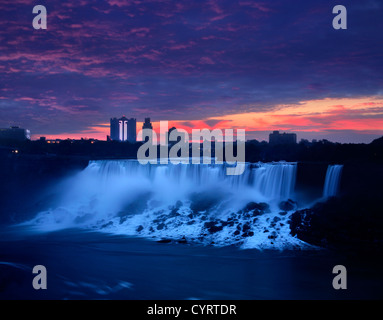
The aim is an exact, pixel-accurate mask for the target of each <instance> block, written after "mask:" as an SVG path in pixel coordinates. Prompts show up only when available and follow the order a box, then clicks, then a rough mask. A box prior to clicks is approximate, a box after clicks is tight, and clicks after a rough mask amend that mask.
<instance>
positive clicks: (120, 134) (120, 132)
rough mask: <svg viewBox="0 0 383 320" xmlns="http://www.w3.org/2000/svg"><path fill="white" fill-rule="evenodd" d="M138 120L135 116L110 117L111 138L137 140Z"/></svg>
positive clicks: (115, 139)
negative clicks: (129, 117)
mask: <svg viewBox="0 0 383 320" xmlns="http://www.w3.org/2000/svg"><path fill="white" fill-rule="evenodd" d="M136 128H137V121H136V119H134V118H131V119H128V118H126V117H125V116H123V117H122V118H120V119H117V118H112V119H110V139H111V140H114V141H129V142H132V143H134V142H136V141H137V134H136Z"/></svg>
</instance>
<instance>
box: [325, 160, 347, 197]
mask: <svg viewBox="0 0 383 320" xmlns="http://www.w3.org/2000/svg"><path fill="white" fill-rule="evenodd" d="M342 170H343V165H340V164H336V165H329V166H328V167H327V172H326V178H325V183H324V188H323V197H324V198H329V197H335V196H336V195H337V194H338V192H339V186H340V178H341V175H342Z"/></svg>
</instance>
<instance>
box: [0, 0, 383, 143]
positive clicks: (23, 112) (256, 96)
mask: <svg viewBox="0 0 383 320" xmlns="http://www.w3.org/2000/svg"><path fill="white" fill-rule="evenodd" d="M36 4H40V5H44V6H45V7H46V9H47V29H46V30H44V29H40V30H35V29H34V28H33V26H32V20H33V18H34V17H35V16H36V15H35V14H33V13H32V9H33V7H34V6H35V5H36ZM338 4H341V3H338V1H334V0H321V1H318V0H273V1H251V0H203V1H199V0H197V1H196V0H193V1H190V0H187V1H186V0H174V1H173V0H104V1H102V0H76V1H63V0H49V1H40V0H39V1H27V0H2V1H1V2H0V74H1V77H0V127H9V126H11V125H18V126H20V127H23V128H27V129H29V130H30V131H31V134H32V138H33V139H37V138H39V137H40V136H45V137H47V138H63V139H65V138H81V137H84V138H96V139H101V140H105V139H106V135H107V134H109V120H110V118H111V117H121V116H122V115H125V116H126V117H128V118H131V117H133V118H136V119H137V121H138V129H140V126H141V125H142V121H143V120H144V118H145V117H150V118H151V119H152V121H153V122H154V124H155V127H158V123H159V121H165V120H166V121H169V125H170V126H175V127H177V128H183V129H185V130H187V131H189V132H190V131H191V130H192V129H193V128H197V129H204V128H206V129H215V128H219V129H228V128H230V129H245V130H246V138H247V139H257V140H267V138H268V134H269V133H270V132H271V131H274V130H280V131H282V132H295V133H297V136H298V140H300V139H309V140H311V139H328V140H330V141H334V142H344V143H350V142H351V143H369V142H371V141H372V140H373V139H375V138H378V137H380V136H382V135H383V32H382V30H383V19H382V17H383V2H382V1H380V0H365V1H360V0H359V1H357V0H347V1H345V2H344V3H343V4H344V6H345V7H346V8H347V29H346V30H335V29H334V28H333V26H332V20H333V18H334V17H335V14H333V13H332V10H333V7H334V6H335V5H338Z"/></svg>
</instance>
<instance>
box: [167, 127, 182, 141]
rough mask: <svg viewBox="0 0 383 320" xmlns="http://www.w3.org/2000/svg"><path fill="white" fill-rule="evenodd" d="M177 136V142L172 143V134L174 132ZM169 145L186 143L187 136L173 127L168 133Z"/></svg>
mask: <svg viewBox="0 0 383 320" xmlns="http://www.w3.org/2000/svg"><path fill="white" fill-rule="evenodd" d="M173 131H174V133H175V134H176V136H177V141H170V133H171V132H173ZM167 138H168V144H169V145H173V144H175V143H177V142H180V141H183V142H185V141H186V136H185V133H184V132H180V131H179V130H177V129H176V127H171V128H170V129H169V131H168V137H167Z"/></svg>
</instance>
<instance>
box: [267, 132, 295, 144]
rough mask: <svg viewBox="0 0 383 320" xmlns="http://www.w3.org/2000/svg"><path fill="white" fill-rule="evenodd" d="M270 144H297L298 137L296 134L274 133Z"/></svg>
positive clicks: (271, 134)
mask: <svg viewBox="0 0 383 320" xmlns="http://www.w3.org/2000/svg"><path fill="white" fill-rule="evenodd" d="M269 143H270V144H274V145H275V144H296V143H297V135H296V134H295V133H279V131H273V133H270V135H269Z"/></svg>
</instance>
